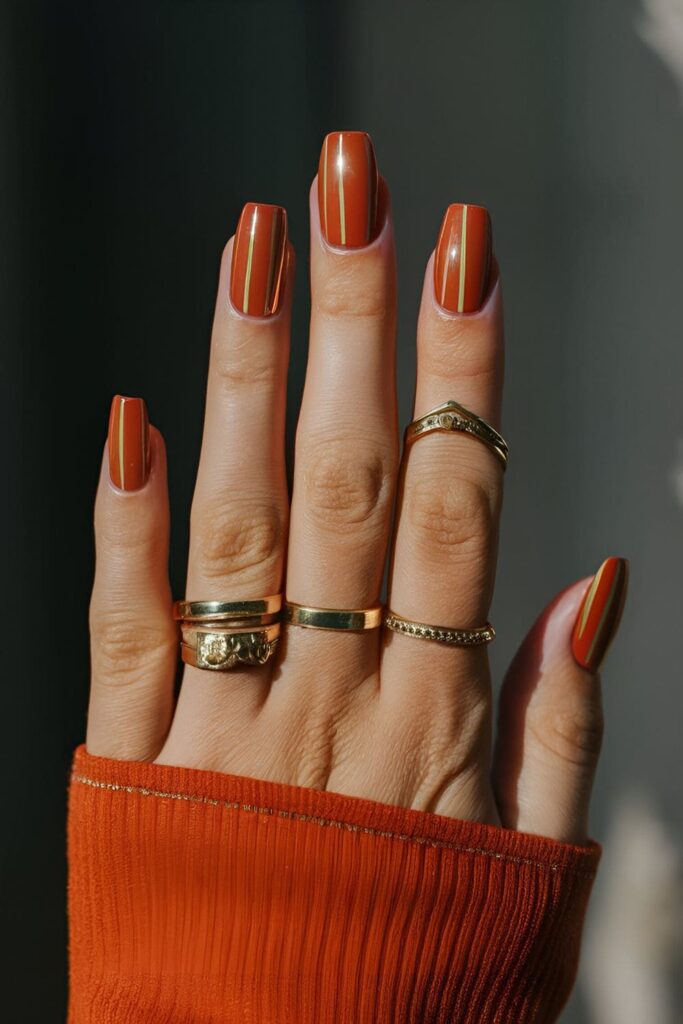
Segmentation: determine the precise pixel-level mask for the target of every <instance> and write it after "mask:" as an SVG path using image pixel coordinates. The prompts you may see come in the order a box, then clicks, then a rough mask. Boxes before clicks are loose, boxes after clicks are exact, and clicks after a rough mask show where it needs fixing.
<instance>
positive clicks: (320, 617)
mask: <svg viewBox="0 0 683 1024" xmlns="http://www.w3.org/2000/svg"><path fill="white" fill-rule="evenodd" d="M382 611H383V607H382V605H378V606H377V607H376V608H309V607H307V606H306V605H303V604H295V603H294V601H285V608H284V617H283V621H284V622H286V623H288V624H289V625H290V626H304V627H306V628H307V629H338V630H349V631H359V630H364V629H376V628H377V626H380V625H381V624H382Z"/></svg>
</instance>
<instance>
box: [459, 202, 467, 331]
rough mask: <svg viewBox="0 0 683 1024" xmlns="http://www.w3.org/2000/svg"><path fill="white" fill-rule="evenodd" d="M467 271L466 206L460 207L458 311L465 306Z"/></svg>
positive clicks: (460, 311)
mask: <svg viewBox="0 0 683 1024" xmlns="http://www.w3.org/2000/svg"><path fill="white" fill-rule="evenodd" d="M466 273H467V206H463V208H462V223H461V226H460V282H459V286H458V313H462V311H463V308H464V306H465V276H466Z"/></svg>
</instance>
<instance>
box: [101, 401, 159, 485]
mask: <svg viewBox="0 0 683 1024" xmlns="http://www.w3.org/2000/svg"><path fill="white" fill-rule="evenodd" d="M149 465H150V453H149V420H148V418H147V406H146V405H145V402H144V399H142V398H124V397H123V395H115V396H114V400H113V401H112V403H111V413H110V415H109V476H110V479H111V482H112V483H113V484H114V487H118V488H120V490H122V491H137V490H139V488H140V487H144V486H145V484H146V483H147V478H148V477H149Z"/></svg>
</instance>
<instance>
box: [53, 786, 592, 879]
mask: <svg viewBox="0 0 683 1024" xmlns="http://www.w3.org/2000/svg"><path fill="white" fill-rule="evenodd" d="M71 781H72V782H77V783H79V784H80V785H82V786H90V787H91V788H92V789H106V790H109V791H110V792H113V793H130V794H134V795H137V796H154V797H157V798H159V799H162V800H184V801H186V802H187V803H191V804H208V805H209V806H211V807H222V808H224V809H225V810H235V811H245V812H247V813H252V814H270V815H273V816H277V817H279V818H288V819H290V820H292V821H303V822H308V823H309V824H314V825H321V826H325V825H329V826H332V827H334V828H340V829H347V830H348V831H349V832H362V833H366V834H367V835H374V836H382V837H383V838H385V839H401V840H403V841H404V842H412V843H419V844H421V845H422V846H433V847H436V848H438V849H445V850H454V851H455V852H456V853H467V854H472V855H475V856H481V857H491V858H492V859H494V860H505V861H509V862H511V863H513V864H525V865H528V866H529V867H535V868H541V869H543V870H546V871H566V872H569V873H571V874H573V875H576V876H577V877H579V878H587V879H592V878H595V873H594V872H588V871H580V870H578V869H577V868H573V867H571V866H568V865H566V864H565V865H563V864H545V863H543V861H537V860H532V859H531V858H528V857H514V856H512V855H511V854H509V853H496V851H495V850H486V849H484V848H483V847H476V846H462V845H460V844H458V843H449V842H447V841H446V840H442V839H430V838H428V837H426V836H408V835H403V834H401V833H400V832H384V831H381V830H380V829H376V828H371V827H370V826H367V825H354V824H352V823H351V822H347V821H338V820H335V819H334V818H318V817H316V816H315V815H313V814H303V813H302V812H300V811H284V810H278V809H277V808H274V807H257V806H255V805H254V804H240V803H236V802H233V801H230V800H216V799H215V798H213V797H209V796H193V795H192V794H191V793H165V792H163V791H162V790H159V789H146V788H145V787H144V786H123V785H121V784H120V783H118V782H100V781H99V780H98V779H91V778H88V776H86V775H79V774H77V773H76V772H74V773H72V775H71Z"/></svg>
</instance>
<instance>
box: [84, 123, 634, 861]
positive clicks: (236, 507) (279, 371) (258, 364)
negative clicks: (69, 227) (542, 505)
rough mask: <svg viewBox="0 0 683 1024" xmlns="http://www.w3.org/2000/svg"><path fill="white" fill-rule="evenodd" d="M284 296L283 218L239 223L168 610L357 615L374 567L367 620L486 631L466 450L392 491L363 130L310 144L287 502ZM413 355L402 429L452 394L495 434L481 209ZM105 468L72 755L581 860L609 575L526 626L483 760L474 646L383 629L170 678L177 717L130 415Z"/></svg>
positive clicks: (382, 254)
mask: <svg viewBox="0 0 683 1024" xmlns="http://www.w3.org/2000/svg"><path fill="white" fill-rule="evenodd" d="M465 210H466V211H467V213H466V215H465ZM254 226H255V230H252V229H253V228H254ZM293 278H294V253H293V250H292V248H291V246H290V245H289V243H288V241H287V236H286V217H285V214H284V211H281V210H280V209H279V208H277V207H267V206H258V207H255V206H253V205H249V206H247V207H245V210H244V212H243V215H242V218H241V221H240V226H239V229H238V232H237V235H236V237H235V238H234V239H232V240H231V241H230V242H229V243H228V245H227V247H226V249H225V252H224V254H223V259H222V263H221V269H220V280H219V286H218V297H217V303H216V312H215V320H214V326H213V335H212V341H211V362H210V370H209V381H208V389H207V399H206V418H205V424H204V436H203V443H202V451H201V459H200V464H199V471H198V475H197V482H196V488H195V494H194V500H193V506H192V517H191V524H190V559H189V567H188V579H187V590H186V595H185V596H186V597H187V598H188V599H192V600H208V599H217V600H218V599H220V600H235V599H238V598H252V597H263V596H265V595H269V594H274V593H278V592H279V591H281V590H284V592H285V593H286V596H287V599H288V600H290V601H294V602H298V603H301V604H305V605H314V606H318V607H326V608H367V607H371V606H373V605H376V604H377V603H378V602H379V598H380V590H381V584H382V577H383V570H384V565H385V560H386V556H387V552H388V551H389V553H390V557H391V566H392V571H391V580H390V587H389V595H388V602H387V603H388V607H389V608H391V609H392V610H393V611H395V612H397V613H398V614H399V615H401V616H404V617H406V618H409V619H415V620H418V621H420V622H427V623H432V624H438V625H445V626H450V627H458V628H471V627H474V626H480V625H483V624H484V623H485V622H486V619H487V614H488V609H489V606H490V602H491V597H492V590H493V582H494V573H495V562H496V548H497V536H498V521H499V515H500V508H501V497H502V483H503V470H502V467H501V464H500V462H499V461H498V459H497V458H496V457H495V455H494V454H493V452H492V451H491V450H490V449H489V448H488V447H487V446H486V445H485V444H483V443H481V442H480V441H479V440H477V439H476V438H473V437H471V436H468V435H467V434H464V433H448V434H446V433H432V434H430V435H429V436H426V437H424V438H421V439H420V440H419V441H417V442H416V443H414V444H413V445H411V446H410V447H409V448H408V449H407V451H406V453H405V455H404V459H403V465H402V470H401V483H400V486H397V484H398V480H399V431H398V424H397V411H396V394H395V387H394V376H395V318H396V281H395V268H394V239H393V229H392V219H391V209H390V202H389V193H388V189H387V186H386V183H385V182H384V180H383V179H382V178H381V177H378V176H377V174H376V169H375V163H374V154H373V151H372V144H371V142H370V140H369V138H368V137H367V136H365V135H363V134H361V133H343V134H342V135H332V136H328V138H327V140H326V141H325V144H324V146H323V154H322V157H321V166H320V173H319V175H318V177H317V179H316V180H315V181H314V182H313V186H312V189H311V299H312V316H311V331H310V349H309V359H308V370H307V377H306V385H305V391H304V396H303V402H302V406H301V410H300V415H299V423H298V430H297V436H296V459H295V472H294V487H293V495H292V501H291V507H290V502H289V499H288V493H287V482H286V472H285V456H284V429H285V384H286V373H287V362H288V350H289V326H290V311H291V303H292V284H293ZM417 348H418V360H417V381H416V391H415V408H414V415H415V416H416V417H417V416H421V415H423V414H425V413H426V412H428V411H429V410H430V409H432V408H434V407H435V406H438V405H440V404H441V403H443V402H444V401H446V400H448V399H451V398H452V399H455V400H457V401H458V402H460V403H461V404H462V405H464V406H466V407H467V408H468V409H471V410H473V411H475V412H476V413H477V414H478V415H480V416H481V417H483V418H484V419H486V420H487V421H488V422H489V423H490V424H491V425H492V426H494V427H495V428H496V429H500V409H501V390H502V378H503V323H502V303H501V284H500V275H499V269H498V267H497V264H496V262H495V260H494V259H493V258H492V256H491V255H490V227H489V219H488V214H487V213H486V211H485V210H483V209H482V208H481V207H476V206H468V207H461V206H453V207H449V209H448V211H447V213H446V217H445V219H444V225H443V228H442V232H441V236H440V240H439V243H438V245H437V249H436V253H435V254H434V255H433V256H432V257H431V259H430V260H429V262H428V264H427V268H426V275H425V282H424V291H423V295H422V304H421V308H420V314H419V321H418V329H417ZM108 448H109V450H108V451H106V450H105V455H104V459H103V464H102V473H101V478H100V484H99V489H98V495H97V502H96V513H95V524H96V540H97V571H96V576H95V583H94V589H93V595H92V603H91V643H92V686H91V699H90V710H89V716H88V731H87V747H88V749H89V751H90V753H92V754H96V755H102V756H106V757H113V758H121V759H131V760H153V761H157V762H161V763H167V764H175V765H184V766H189V767H194V768H207V769H215V770H218V771H222V772H228V773H233V774H238V775H247V776H252V777H257V778H261V779H270V780H274V781H279V782H287V783H292V784H295V785H301V786H310V787H316V788H321V789H329V790H334V791H336V792H340V793H347V794H350V795H355V796H360V797H366V798H369V799H372V800H377V801H381V802H384V803H390V804H398V805H403V806H406V807H412V808H416V809H418V810H423V811H432V812H435V813H438V814H443V815H449V816H453V817H458V818H467V819H473V820H478V821H482V822H487V823H490V824H494V825H503V826H505V827H507V828H511V829H518V830H522V831H528V832H535V833H540V834H542V835H546V836H550V837H552V838H555V839H560V840H565V841H569V842H579V843H581V842H584V841H585V839H586V837H587V817H588V803H589V796H590V789H591V785H592V781H593V776H594V772H595V768H596V763H597V759H598V755H599V750H600V742H601V732H602V715H601V703H600V681H599V676H598V674H597V670H598V667H599V663H600V660H601V658H602V656H603V655H604V653H605V650H606V647H607V645H608V644H609V642H610V640H611V638H612V636H613V635H614V632H615V630H616V626H617V624H618V620H619V615H620V612H621V607H622V604H623V599H624V594H625V589H626V577H627V564H626V563H625V562H624V561H623V560H621V559H609V560H608V561H607V562H606V563H604V564H603V566H602V567H601V569H600V571H599V573H598V575H597V576H596V577H595V579H594V581H593V584H592V585H591V581H590V580H589V579H583V580H581V581H579V582H578V583H575V584H574V585H573V586H571V587H569V588H568V589H567V590H565V591H564V592H563V593H562V594H560V595H559V597H557V598H556V599H555V600H554V601H553V602H552V604H551V605H550V606H549V607H548V608H546V610H545V611H544V612H543V613H542V615H541V616H540V617H539V619H538V620H537V622H536V623H535V625H534V626H533V628H532V629H531V632H530V633H529V635H528V636H527V638H526V640H525V641H524V643H523V645H522V647H521V648H520V651H519V653H518V655H517V657H516V658H515V660H514V661H513V664H512V666H511V669H510V671H509V672H508V674H507V677H506V680H505V683H504V687H503V692H502V698H501V702H500V709H499V729H498V737H497V743H496V749H495V751H494V752H492V695H491V681H490V674H489V667H488V659H487V652H486V648H485V646H480V647H470V648H461V647H452V646H447V645H445V644H441V643H438V642H435V641H432V640H424V639H419V638H416V637H411V636H405V635H400V634H397V633H394V632H391V631H389V630H388V629H386V628H382V629H371V630H368V631H365V632H361V633H339V632H330V631H324V630H317V629H303V628H298V627H296V626H288V627H283V634H282V638H281V640H280V642H279V646H278V648H277V650H276V654H275V656H274V657H273V658H272V659H271V660H270V661H269V662H268V663H267V664H265V665H263V666H259V667H248V668H244V669H241V670H237V669H233V670H231V671H229V672H225V673H223V672H221V673H214V672H208V671H202V670H200V669H197V668H194V667H191V666H186V667H185V672H184V676H183V680H182V686H181V689H180V694H179V697H178V700H177V703H175V705H174V698H173V680H174V675H175V669H176V663H177V656H178V635H177V630H176V626H175V624H174V622H173V620H172V616H171V594H170V591H169V583H168V577H167V564H166V563H167V548H168V531H169V512H168V503H167V493H166V457H165V452H164V444H163V440H162V438H161V435H160V434H159V432H158V431H157V430H156V429H154V428H153V427H149V429H147V425H146V412H145V407H144V403H143V402H142V400H140V399H124V400H121V399H119V398H117V399H115V400H114V405H113V407H112V419H111V427H110V440H109V446H108ZM514 455H515V453H514V451H513V452H512V456H511V457H512V459H513V460H514ZM397 492H398V493H397ZM395 496H397V500H396V508H395V512H396V515H395V522H394V523H393V524H392V518H393V513H394V498H395ZM530 500H532V499H531V497H530ZM392 525H393V530H392ZM285 567H286V572H285ZM589 588H590V589H589Z"/></svg>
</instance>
